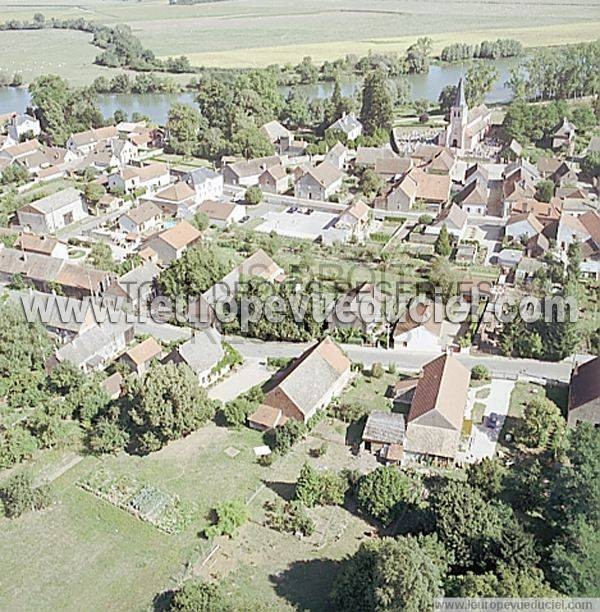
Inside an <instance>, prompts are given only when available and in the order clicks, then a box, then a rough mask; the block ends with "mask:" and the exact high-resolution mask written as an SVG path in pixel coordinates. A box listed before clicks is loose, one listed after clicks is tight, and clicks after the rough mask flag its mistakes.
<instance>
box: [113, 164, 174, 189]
mask: <svg viewBox="0 0 600 612" xmlns="http://www.w3.org/2000/svg"><path fill="white" fill-rule="evenodd" d="M170 182H171V175H170V173H169V168H168V166H167V165H166V164H162V163H158V162H155V163H151V164H148V165H147V166H141V167H138V166H125V167H124V168H123V169H122V170H121V171H120V172H117V173H114V174H111V175H110V176H109V177H108V188H109V189H110V190H111V191H114V190H122V191H125V192H130V193H131V192H134V191H137V190H138V189H145V190H146V193H148V194H151V193H154V192H156V191H158V190H159V189H161V188H162V187H166V186H167V185H169V183H170Z"/></svg>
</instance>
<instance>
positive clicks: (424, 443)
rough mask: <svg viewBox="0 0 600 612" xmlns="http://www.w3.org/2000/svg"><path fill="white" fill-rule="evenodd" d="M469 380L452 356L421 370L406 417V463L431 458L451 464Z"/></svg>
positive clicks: (456, 446)
mask: <svg viewBox="0 0 600 612" xmlns="http://www.w3.org/2000/svg"><path fill="white" fill-rule="evenodd" d="M470 379H471V372H470V370H468V369H467V368H465V366H463V365H462V364H461V363H460V362H459V361H458V359H456V357H454V356H452V355H442V356H441V357H438V358H437V359H434V360H433V361H430V362H429V363H428V364H426V365H425V366H424V368H423V373H422V375H421V378H420V379H419V382H418V384H417V387H416V389H415V394H414V397H413V400H412V403H411V406H410V410H409V412H408V417H407V425H406V439H405V443H404V456H405V459H406V460H408V461H414V460H416V461H419V460H421V459H422V458H424V457H432V458H436V459H438V460H441V461H443V462H445V463H453V462H454V460H455V459H456V455H457V453H458V446H459V442H460V437H461V432H462V427H463V421H464V413H465V407H466V404H467V393H468V390H469V382H470Z"/></svg>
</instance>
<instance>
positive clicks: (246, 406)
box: [223, 397, 258, 428]
mask: <svg viewBox="0 0 600 612" xmlns="http://www.w3.org/2000/svg"><path fill="white" fill-rule="evenodd" d="M257 407H258V404H257V403H255V402H251V401H250V400H249V399H247V398H245V397H238V398H236V399H234V400H231V401H230V402H227V403H226V404H225V406H223V416H224V417H225V419H226V420H227V424H228V425H230V426H231V427H236V428H240V427H242V426H243V425H244V424H245V423H246V421H247V420H248V417H249V416H250V415H251V414H252V413H253V412H254V411H255V410H256V408H257Z"/></svg>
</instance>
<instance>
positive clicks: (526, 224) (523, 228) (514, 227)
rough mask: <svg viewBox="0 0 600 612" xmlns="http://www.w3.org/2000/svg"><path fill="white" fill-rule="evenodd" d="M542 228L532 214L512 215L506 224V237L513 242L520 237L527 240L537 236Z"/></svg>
mask: <svg viewBox="0 0 600 612" xmlns="http://www.w3.org/2000/svg"><path fill="white" fill-rule="evenodd" d="M543 229H544V226H543V225H542V223H541V222H540V221H539V220H538V218H537V217H536V216H535V215H534V214H533V213H521V214H515V215H512V216H511V217H510V218H509V219H508V222H507V224H506V230H505V232H506V236H507V237H508V238H512V239H513V240H520V239H521V238H522V237H525V238H527V240H529V239H530V238H532V237H533V236H537V235H538V234H539V233H540V232H542V230H543Z"/></svg>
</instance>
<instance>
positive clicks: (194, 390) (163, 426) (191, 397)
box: [128, 363, 215, 453]
mask: <svg viewBox="0 0 600 612" xmlns="http://www.w3.org/2000/svg"><path fill="white" fill-rule="evenodd" d="M128 399H129V411H128V412H129V417H130V418H131V420H132V422H133V424H134V425H135V426H136V431H135V435H136V437H137V441H138V446H139V450H140V451H141V452H146V453H147V452H151V451H153V450H158V449H160V448H161V447H162V446H164V445H165V444H166V443H167V442H168V441H170V440H176V439H177V438H181V437H182V436H185V435H187V434H190V433H191V432H193V431H195V430H196V429H198V428H199V427H200V426H201V425H203V424H204V423H206V421H208V420H209V419H212V417H213V416H214V411H215V409H214V405H213V403H212V401H211V400H210V399H209V398H208V395H207V393H206V390H205V389H203V388H202V387H200V385H199V384H198V378H197V377H196V375H195V374H194V372H193V370H192V369H191V368H190V367H189V366H188V365H186V364H178V365H175V364H173V363H168V364H166V365H156V366H154V367H152V368H151V369H150V370H149V371H148V373H147V374H146V375H145V376H144V377H143V378H142V379H138V380H135V381H133V383H132V387H131V388H130V389H129V390H128Z"/></svg>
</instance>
